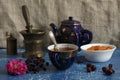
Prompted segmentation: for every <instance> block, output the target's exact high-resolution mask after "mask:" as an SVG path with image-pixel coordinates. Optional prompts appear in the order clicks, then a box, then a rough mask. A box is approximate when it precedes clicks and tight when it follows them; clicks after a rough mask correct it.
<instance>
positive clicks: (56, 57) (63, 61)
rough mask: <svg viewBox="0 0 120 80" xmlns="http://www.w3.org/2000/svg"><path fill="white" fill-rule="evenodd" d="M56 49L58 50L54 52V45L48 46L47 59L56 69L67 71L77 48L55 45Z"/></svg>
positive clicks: (75, 46)
mask: <svg viewBox="0 0 120 80" xmlns="http://www.w3.org/2000/svg"><path fill="white" fill-rule="evenodd" d="M57 47H58V50H54V45H50V46H48V51H49V58H50V60H51V62H52V64H53V65H54V66H55V67H56V68H57V69H59V70H65V69H68V68H69V67H70V66H71V65H72V64H73V62H74V60H75V57H76V53H77V51H78V46H77V45H74V44H57Z"/></svg>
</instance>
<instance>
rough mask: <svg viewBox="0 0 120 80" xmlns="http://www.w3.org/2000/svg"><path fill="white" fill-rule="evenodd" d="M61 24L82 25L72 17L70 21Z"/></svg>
mask: <svg viewBox="0 0 120 80" xmlns="http://www.w3.org/2000/svg"><path fill="white" fill-rule="evenodd" d="M61 23H62V25H80V22H79V21H77V20H73V17H72V16H70V17H69V19H68V20H64V21H62V22H61Z"/></svg>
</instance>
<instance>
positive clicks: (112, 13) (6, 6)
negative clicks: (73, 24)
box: [0, 0, 120, 47]
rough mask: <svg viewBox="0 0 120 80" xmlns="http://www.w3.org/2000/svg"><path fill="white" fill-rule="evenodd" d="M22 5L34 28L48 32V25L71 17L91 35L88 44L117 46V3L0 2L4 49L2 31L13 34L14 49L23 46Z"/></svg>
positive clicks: (119, 30) (68, 0) (119, 42)
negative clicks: (15, 42) (21, 33)
mask: <svg viewBox="0 0 120 80" xmlns="http://www.w3.org/2000/svg"><path fill="white" fill-rule="evenodd" d="M22 5H27V6H28V8H29V11H30V17H31V22H32V24H33V26H34V28H45V29H46V30H47V31H48V30H51V28H50V26H49V24H50V23H51V22H54V23H55V24H56V25H58V26H59V25H60V21H62V20H65V19H67V18H68V16H73V17H74V19H76V20H79V21H80V22H81V25H82V26H83V27H84V28H86V29H88V30H90V31H92V32H93V41H92V42H103V43H111V44H115V45H116V46H118V47H119V46H120V35H119V34H120V0H0V47H6V41H5V40H6V36H5V33H6V32H11V33H13V35H14V36H15V37H16V38H17V39H18V46H19V47H21V46H23V42H22V41H23V37H22V36H21V35H20V33H19V32H20V31H21V30H23V29H25V25H26V24H25V21H24V19H23V16H22V12H21V6H22ZM45 40H48V39H45Z"/></svg>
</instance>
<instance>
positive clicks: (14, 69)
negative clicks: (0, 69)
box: [6, 59, 27, 74]
mask: <svg viewBox="0 0 120 80" xmlns="http://www.w3.org/2000/svg"><path fill="white" fill-rule="evenodd" d="M6 69H7V71H8V72H9V73H11V74H25V73H26V71H27V65H26V63H25V62H24V61H22V60H16V59H12V60H10V61H9V62H8V63H7V64H6Z"/></svg>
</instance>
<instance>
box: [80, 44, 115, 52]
mask: <svg viewBox="0 0 120 80" xmlns="http://www.w3.org/2000/svg"><path fill="white" fill-rule="evenodd" d="M96 45H100V46H111V47H112V49H109V50H94V51H93V50H87V49H88V48H90V47H91V46H96ZM80 49H81V50H83V51H89V52H106V51H112V50H115V49H116V46H115V45H111V44H106V43H91V44H86V45H83V46H81V47H80Z"/></svg>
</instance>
